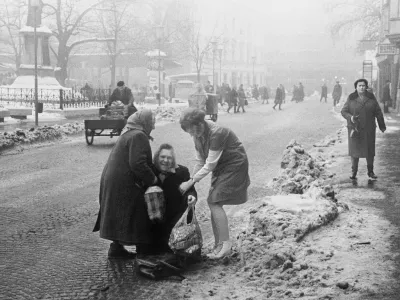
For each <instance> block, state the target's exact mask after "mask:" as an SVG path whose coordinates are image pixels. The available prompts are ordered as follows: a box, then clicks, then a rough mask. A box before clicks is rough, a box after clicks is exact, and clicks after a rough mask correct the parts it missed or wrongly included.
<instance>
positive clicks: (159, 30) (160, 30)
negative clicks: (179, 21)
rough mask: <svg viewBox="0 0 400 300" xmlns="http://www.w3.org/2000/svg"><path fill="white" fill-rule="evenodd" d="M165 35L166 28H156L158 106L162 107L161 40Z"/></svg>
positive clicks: (160, 26)
mask: <svg viewBox="0 0 400 300" xmlns="http://www.w3.org/2000/svg"><path fill="white" fill-rule="evenodd" d="M163 33H164V27H163V26H162V25H159V26H157V27H156V37H157V40H158V106H160V105H161V49H160V48H161V39H162V36H163Z"/></svg>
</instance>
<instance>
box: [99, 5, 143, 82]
mask: <svg viewBox="0 0 400 300" xmlns="http://www.w3.org/2000/svg"><path fill="white" fill-rule="evenodd" d="M138 7H140V4H139V5H138ZM136 8H137V7H136V1H132V0H110V1H108V2H107V3H105V4H104V5H103V6H102V9H101V10H99V13H98V19H99V23H100V26H101V28H102V32H103V36H104V37H105V38H112V39H113V40H112V41H111V42H107V43H106V44H105V48H106V51H107V53H108V57H109V60H110V72H111V86H114V85H115V75H116V64H117V59H118V57H119V56H120V55H121V54H128V55H132V56H135V55H143V52H144V51H146V50H147V49H148V48H149V45H148V44H149V39H148V35H147V34H145V30H146V28H145V27H144V26H143V24H138V22H137V21H136V15H135V10H136ZM104 12H106V13H104Z"/></svg>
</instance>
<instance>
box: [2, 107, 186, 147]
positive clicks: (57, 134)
mask: <svg viewBox="0 0 400 300" xmlns="http://www.w3.org/2000/svg"><path fill="white" fill-rule="evenodd" d="M185 108H186V107H163V106H159V107H157V108H154V109H152V111H153V113H155V114H156V120H158V121H167V122H176V121H178V120H179V117H180V114H181V111H182V110H183V109H185ZM139 110H140V108H139ZM84 130H85V125H84V123H83V122H75V123H67V124H64V125H53V126H40V127H37V128H34V127H32V128H30V129H27V130H22V129H18V128H17V129H16V130H14V131H10V132H4V133H3V134H2V135H0V151H2V150H5V149H9V148H12V147H14V146H16V145H19V144H29V143H35V142H42V141H46V140H55V139H61V138H63V137H65V136H68V135H72V134H77V133H80V132H82V131H84Z"/></svg>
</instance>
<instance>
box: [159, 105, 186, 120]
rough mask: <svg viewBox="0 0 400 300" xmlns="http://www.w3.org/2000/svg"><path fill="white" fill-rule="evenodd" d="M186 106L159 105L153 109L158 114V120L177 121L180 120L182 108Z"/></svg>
mask: <svg viewBox="0 0 400 300" xmlns="http://www.w3.org/2000/svg"><path fill="white" fill-rule="evenodd" d="M185 108H186V107H171V106H170V107H165V106H157V108H156V109H154V110H153V113H155V114H156V120H163V121H169V122H177V121H179V118H180V116H181V112H182V110H184V109H185Z"/></svg>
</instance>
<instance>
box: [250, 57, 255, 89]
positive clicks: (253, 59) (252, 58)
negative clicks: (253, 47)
mask: <svg viewBox="0 0 400 300" xmlns="http://www.w3.org/2000/svg"><path fill="white" fill-rule="evenodd" d="M251 60H252V61H253V85H255V78H254V64H255V63H256V57H255V56H252V57H251Z"/></svg>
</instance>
